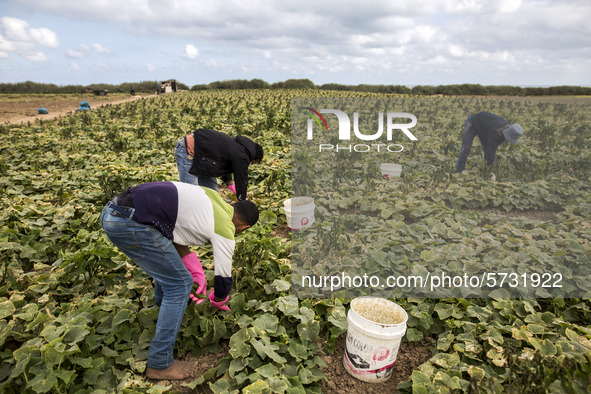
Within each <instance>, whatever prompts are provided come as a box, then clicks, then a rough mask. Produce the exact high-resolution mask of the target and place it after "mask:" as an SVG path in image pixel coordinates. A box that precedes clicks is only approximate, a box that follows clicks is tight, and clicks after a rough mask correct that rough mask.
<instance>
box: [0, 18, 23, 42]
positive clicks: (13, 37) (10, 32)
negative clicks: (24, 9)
mask: <svg viewBox="0 0 591 394" xmlns="http://www.w3.org/2000/svg"><path fill="white" fill-rule="evenodd" d="M0 23H1V24H2V28H3V30H4V33H5V34H6V38H7V39H8V40H10V41H25V42H26V41H29V40H30V36H29V24H28V23H27V22H26V21H24V20H22V19H16V18H9V17H7V16H5V17H3V18H0Z"/></svg>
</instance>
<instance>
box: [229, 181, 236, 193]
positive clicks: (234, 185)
mask: <svg viewBox="0 0 591 394" xmlns="http://www.w3.org/2000/svg"><path fill="white" fill-rule="evenodd" d="M228 189H230V190H232V192H233V193H234V194H236V184H235V183H234V184H232V185H228Z"/></svg>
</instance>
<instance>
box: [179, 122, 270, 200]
mask: <svg viewBox="0 0 591 394" xmlns="http://www.w3.org/2000/svg"><path fill="white" fill-rule="evenodd" d="M174 156H175V158H176V162H177V167H178V171H179V179H180V181H181V182H185V183H191V184H194V185H200V186H203V187H208V188H210V189H213V190H215V191H218V183H217V179H216V177H221V178H222V180H223V181H224V183H226V185H227V186H228V188H229V189H230V190H232V192H234V194H236V197H237V198H238V201H240V200H246V191H247V188H248V167H249V165H251V164H254V163H259V162H260V161H261V160H262V159H263V147H262V146H261V145H259V144H257V143H255V142H253V141H252V140H251V139H249V138H247V137H244V136H238V137H236V138H232V137H230V136H229V135H227V134H224V133H220V132H219V131H215V130H207V129H199V130H196V131H195V132H193V133H192V134H189V135H187V136H185V137H183V138H181V139H179V140H178V142H177V144H176V147H175V152H174ZM232 174H233V175H234V179H233V180H232Z"/></svg>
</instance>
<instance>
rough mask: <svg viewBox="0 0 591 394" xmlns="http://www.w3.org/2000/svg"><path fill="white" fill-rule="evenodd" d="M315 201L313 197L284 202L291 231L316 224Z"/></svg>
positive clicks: (294, 198)
mask: <svg viewBox="0 0 591 394" xmlns="http://www.w3.org/2000/svg"><path fill="white" fill-rule="evenodd" d="M314 208H315V205H314V199H313V198H312V197H293V198H289V199H287V200H285V201H284V202H283V209H284V210H285V216H286V218H287V226H288V227H289V229H290V230H300V229H302V228H305V227H309V226H311V225H312V224H313V223H314Z"/></svg>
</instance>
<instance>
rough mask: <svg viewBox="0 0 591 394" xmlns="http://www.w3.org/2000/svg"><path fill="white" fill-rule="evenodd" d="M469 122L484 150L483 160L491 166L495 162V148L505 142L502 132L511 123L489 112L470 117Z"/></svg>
mask: <svg viewBox="0 0 591 394" xmlns="http://www.w3.org/2000/svg"><path fill="white" fill-rule="evenodd" d="M471 122H472V127H474V131H475V132H476V135H477V136H478V139H479V140H480V143H481V144H482V148H483V149H484V159H485V160H486V162H487V164H488V165H489V166H491V165H492V163H493V162H494V161H495V155H496V152H497V148H498V147H499V145H500V144H502V143H503V142H505V141H506V140H505V137H504V136H503V133H502V130H503V129H504V128H505V127H507V126H509V125H511V122H509V121H508V120H505V119H503V118H501V117H500V116H499V115H495V114H493V113H490V112H479V113H477V114H474V115H472V118H471Z"/></svg>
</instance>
